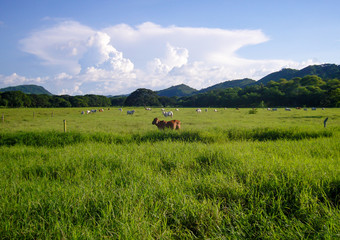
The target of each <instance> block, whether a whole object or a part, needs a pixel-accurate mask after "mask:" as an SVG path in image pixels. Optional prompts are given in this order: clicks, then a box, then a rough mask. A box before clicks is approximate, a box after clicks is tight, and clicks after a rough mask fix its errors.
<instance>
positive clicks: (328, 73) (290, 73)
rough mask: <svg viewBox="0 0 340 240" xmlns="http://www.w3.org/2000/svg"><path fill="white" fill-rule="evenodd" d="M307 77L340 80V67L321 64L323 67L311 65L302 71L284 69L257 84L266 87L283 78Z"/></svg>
mask: <svg viewBox="0 0 340 240" xmlns="http://www.w3.org/2000/svg"><path fill="white" fill-rule="evenodd" d="M307 75H316V76H318V77H321V78H322V79H324V80H327V79H334V78H338V79H340V65H336V64H321V65H311V66H308V67H305V68H303V69H301V70H296V69H290V68H284V69H282V70H280V71H278V72H274V73H271V74H269V75H267V76H265V77H263V78H261V79H260V80H258V81H257V82H256V83H255V84H260V83H262V84H264V85H266V84H267V83H268V82H270V81H274V82H277V81H279V80H280V79H281V78H284V79H287V80H290V79H293V78H295V77H301V78H302V77H304V76H307Z"/></svg>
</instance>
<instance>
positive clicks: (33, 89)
mask: <svg viewBox="0 0 340 240" xmlns="http://www.w3.org/2000/svg"><path fill="white" fill-rule="evenodd" d="M10 91H21V92H23V93H25V94H46V95H49V96H52V95H53V94H52V93H50V92H49V91H47V90H46V89H45V88H43V87H41V86H37V85H19V86H14V87H6V88H1V89H0V92H10Z"/></svg>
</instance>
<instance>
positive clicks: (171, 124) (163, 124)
mask: <svg viewBox="0 0 340 240" xmlns="http://www.w3.org/2000/svg"><path fill="white" fill-rule="evenodd" d="M152 125H156V126H157V127H158V129H159V130H164V129H165V128H169V129H171V130H178V129H180V128H181V122H180V121H179V120H170V121H164V120H162V121H160V120H159V119H158V118H155V119H154V120H153V121H152Z"/></svg>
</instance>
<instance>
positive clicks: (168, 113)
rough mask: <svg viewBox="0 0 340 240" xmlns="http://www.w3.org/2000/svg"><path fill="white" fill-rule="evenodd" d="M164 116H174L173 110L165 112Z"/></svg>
mask: <svg viewBox="0 0 340 240" xmlns="http://www.w3.org/2000/svg"><path fill="white" fill-rule="evenodd" d="M163 115H164V117H173V115H174V113H173V112H172V111H170V112H163Z"/></svg>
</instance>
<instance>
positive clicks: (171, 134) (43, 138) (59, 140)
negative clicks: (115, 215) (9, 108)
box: [0, 128, 333, 147]
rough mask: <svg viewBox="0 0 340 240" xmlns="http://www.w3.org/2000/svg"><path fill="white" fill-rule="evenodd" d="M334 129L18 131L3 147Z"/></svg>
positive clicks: (1, 137)
mask: <svg viewBox="0 0 340 240" xmlns="http://www.w3.org/2000/svg"><path fill="white" fill-rule="evenodd" d="M332 135H333V134H332V132H331V131H330V130H320V131H306V130H300V129H271V128H256V129H229V130H219V131H217V130H214V131H212V132H204V131H170V130H169V131H149V132H146V133H136V134H131V135H128V134H126V135H124V134H122V135H117V134H112V133H91V134H90V133H77V132H69V133H63V132H57V131H47V132H15V133H0V146H13V145H17V144H19V145H26V146H44V147H63V146H67V145H71V144H79V143H86V142H100V143H107V144H129V143H137V144H138V143H143V142H159V141H174V142H202V143H215V142H227V141H275V140H301V139H310V138H320V137H331V136H332Z"/></svg>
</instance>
